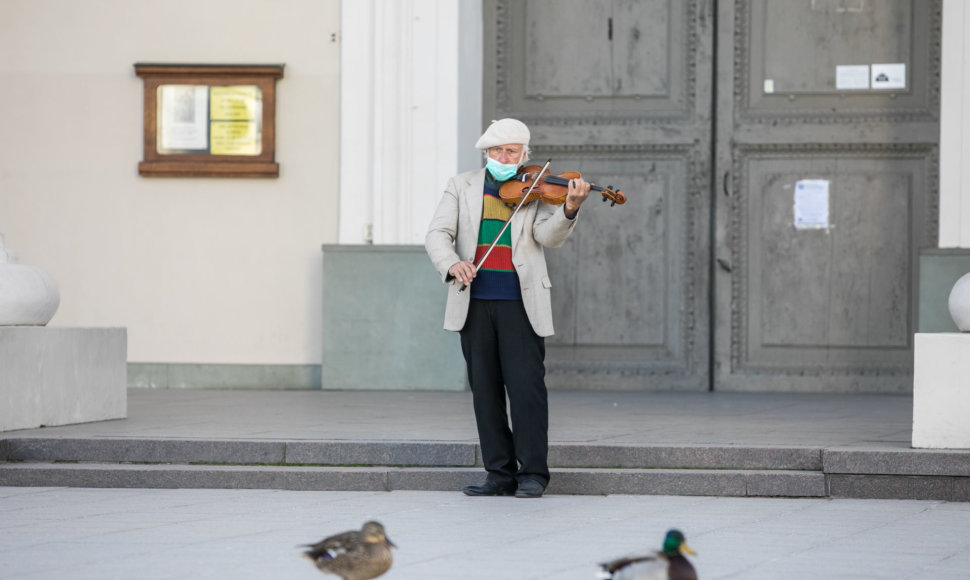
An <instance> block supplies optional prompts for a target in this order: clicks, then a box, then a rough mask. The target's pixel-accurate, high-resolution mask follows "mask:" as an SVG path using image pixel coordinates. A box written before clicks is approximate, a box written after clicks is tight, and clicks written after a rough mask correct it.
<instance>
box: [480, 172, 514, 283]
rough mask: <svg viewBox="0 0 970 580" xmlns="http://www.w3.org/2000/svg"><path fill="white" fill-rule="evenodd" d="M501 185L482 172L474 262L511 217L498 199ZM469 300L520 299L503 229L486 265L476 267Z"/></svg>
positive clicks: (509, 242) (509, 237)
mask: <svg viewBox="0 0 970 580" xmlns="http://www.w3.org/2000/svg"><path fill="white" fill-rule="evenodd" d="M499 185H501V184H500V183H499V182H497V181H495V178H494V177H492V175H491V174H490V173H488V172H487V171H486V172H485V191H484V195H485V200H484V201H485V203H484V205H483V206H482V226H481V229H480V230H479V233H478V248H477V249H476V250H475V263H476V264H477V263H478V261H479V260H480V259H481V257H482V256H483V255H485V252H486V251H488V247H489V246H490V245H492V240H494V239H495V235H496V234H498V233H499V231H500V230H501V229H502V226H504V225H505V221H506V220H507V219H509V216H510V215H512V209H513V208H511V207H509V206H507V205H505V203H504V202H503V201H502V200H501V198H499V196H498V188H499ZM471 297H472V298H476V299H478V300H521V299H522V289H521V288H520V287H519V275H518V274H517V273H516V272H515V266H514V265H513V264H512V234H511V230H509V229H508V228H506V230H505V233H503V234H502V237H501V238H499V240H498V243H497V244H495V248H494V249H493V250H492V253H491V254H489V255H488V259H487V260H485V263H484V264H482V265H481V266H480V267H479V268H478V273H477V274H476V275H475V282H474V283H472V285H471Z"/></svg>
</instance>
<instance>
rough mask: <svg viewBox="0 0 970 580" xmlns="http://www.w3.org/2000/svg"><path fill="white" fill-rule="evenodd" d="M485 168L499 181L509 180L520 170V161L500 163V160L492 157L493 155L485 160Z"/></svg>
mask: <svg viewBox="0 0 970 580" xmlns="http://www.w3.org/2000/svg"><path fill="white" fill-rule="evenodd" d="M485 169H488V172H489V173H491V174H492V177H494V178H495V179H497V180H498V181H508V180H509V179H511V178H512V177H513V176H514V175H515V174H516V173H517V172H518V171H519V164H518V163H499V162H498V161H496V160H494V159H492V158H491V157H489V158H488V160H487V161H485Z"/></svg>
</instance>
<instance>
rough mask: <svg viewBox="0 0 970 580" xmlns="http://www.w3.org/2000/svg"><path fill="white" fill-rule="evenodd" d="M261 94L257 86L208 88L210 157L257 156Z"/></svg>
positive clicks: (259, 149)
mask: <svg viewBox="0 0 970 580" xmlns="http://www.w3.org/2000/svg"><path fill="white" fill-rule="evenodd" d="M262 117H263V100H262V93H261V91H260V89H259V87H257V86H248V85H242V86H228V87H210V89H209V124H210V127H209V135H210V137H209V138H210V141H209V153H210V154H212V155H259V154H260V152H261V151H262V131H261V122H262Z"/></svg>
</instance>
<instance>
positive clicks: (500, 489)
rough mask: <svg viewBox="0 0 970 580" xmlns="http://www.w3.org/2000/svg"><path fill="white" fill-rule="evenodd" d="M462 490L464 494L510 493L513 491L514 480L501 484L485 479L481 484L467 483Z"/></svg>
mask: <svg viewBox="0 0 970 580" xmlns="http://www.w3.org/2000/svg"><path fill="white" fill-rule="evenodd" d="M462 491H463V492H465V495H512V494H513V493H515V482H514V481H513V482H512V483H506V484H501V483H495V482H492V481H487V480H486V481H485V483H484V484H482V485H469V486H468V487H466V488H465V489H463V490H462Z"/></svg>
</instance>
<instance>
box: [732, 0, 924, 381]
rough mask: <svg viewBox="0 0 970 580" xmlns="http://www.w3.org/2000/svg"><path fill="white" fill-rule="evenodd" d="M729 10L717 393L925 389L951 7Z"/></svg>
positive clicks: (758, 2) (864, 2) (860, 0)
mask: <svg viewBox="0 0 970 580" xmlns="http://www.w3.org/2000/svg"><path fill="white" fill-rule="evenodd" d="M718 11H719V12H718V22H719V35H718V62H719V63H724V66H719V67H718V71H717V72H718V82H717V91H718V95H717V103H718V107H717V117H718V118H717V131H716V132H717V135H718V138H717V144H716V145H717V158H716V172H717V175H718V178H717V179H718V180H719V181H721V186H722V187H721V191H719V192H718V193H717V194H716V201H715V205H714V207H715V212H716V224H717V233H716V236H715V248H714V253H715V264H716V267H715V292H716V301H715V313H716V314H715V322H714V335H715V338H716V341H715V344H716V347H715V354H714V360H715V371H714V385H715V388H717V389H721V390H727V389H731V390H834V391H841V392H850V391H883V392H892V391H907V390H910V389H911V388H912V357H913V354H912V338H913V333H914V332H915V324H914V321H915V313H916V309H917V296H916V287H917V283H916V280H917V272H916V265H917V255H918V250H919V248H921V247H932V246H935V242H936V236H937V204H936V200H937V194H936V191H937V157H938V156H937V149H936V143H937V142H938V136H939V123H938V111H939V80H940V74H939V73H940V71H939V43H940V37H939V30H940V15H941V6H940V2H935V1H932V0H751V1H744V2H741V1H738V2H726V1H722V2H719V3H718ZM826 189H827V195H826ZM796 195H797V196H798V202H797V203H796ZM820 201H827V203H828V217H827V219H824V218H822V219H820V216H815V217H813V215H812V214H813V213H814V211H815V210H817V209H819V206H816V203H817V202H820ZM797 218H802V219H803V222H802V223H803V224H814V225H816V226H819V227H816V228H809V227H803V226H796V224H795V221H796V219H797Z"/></svg>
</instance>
